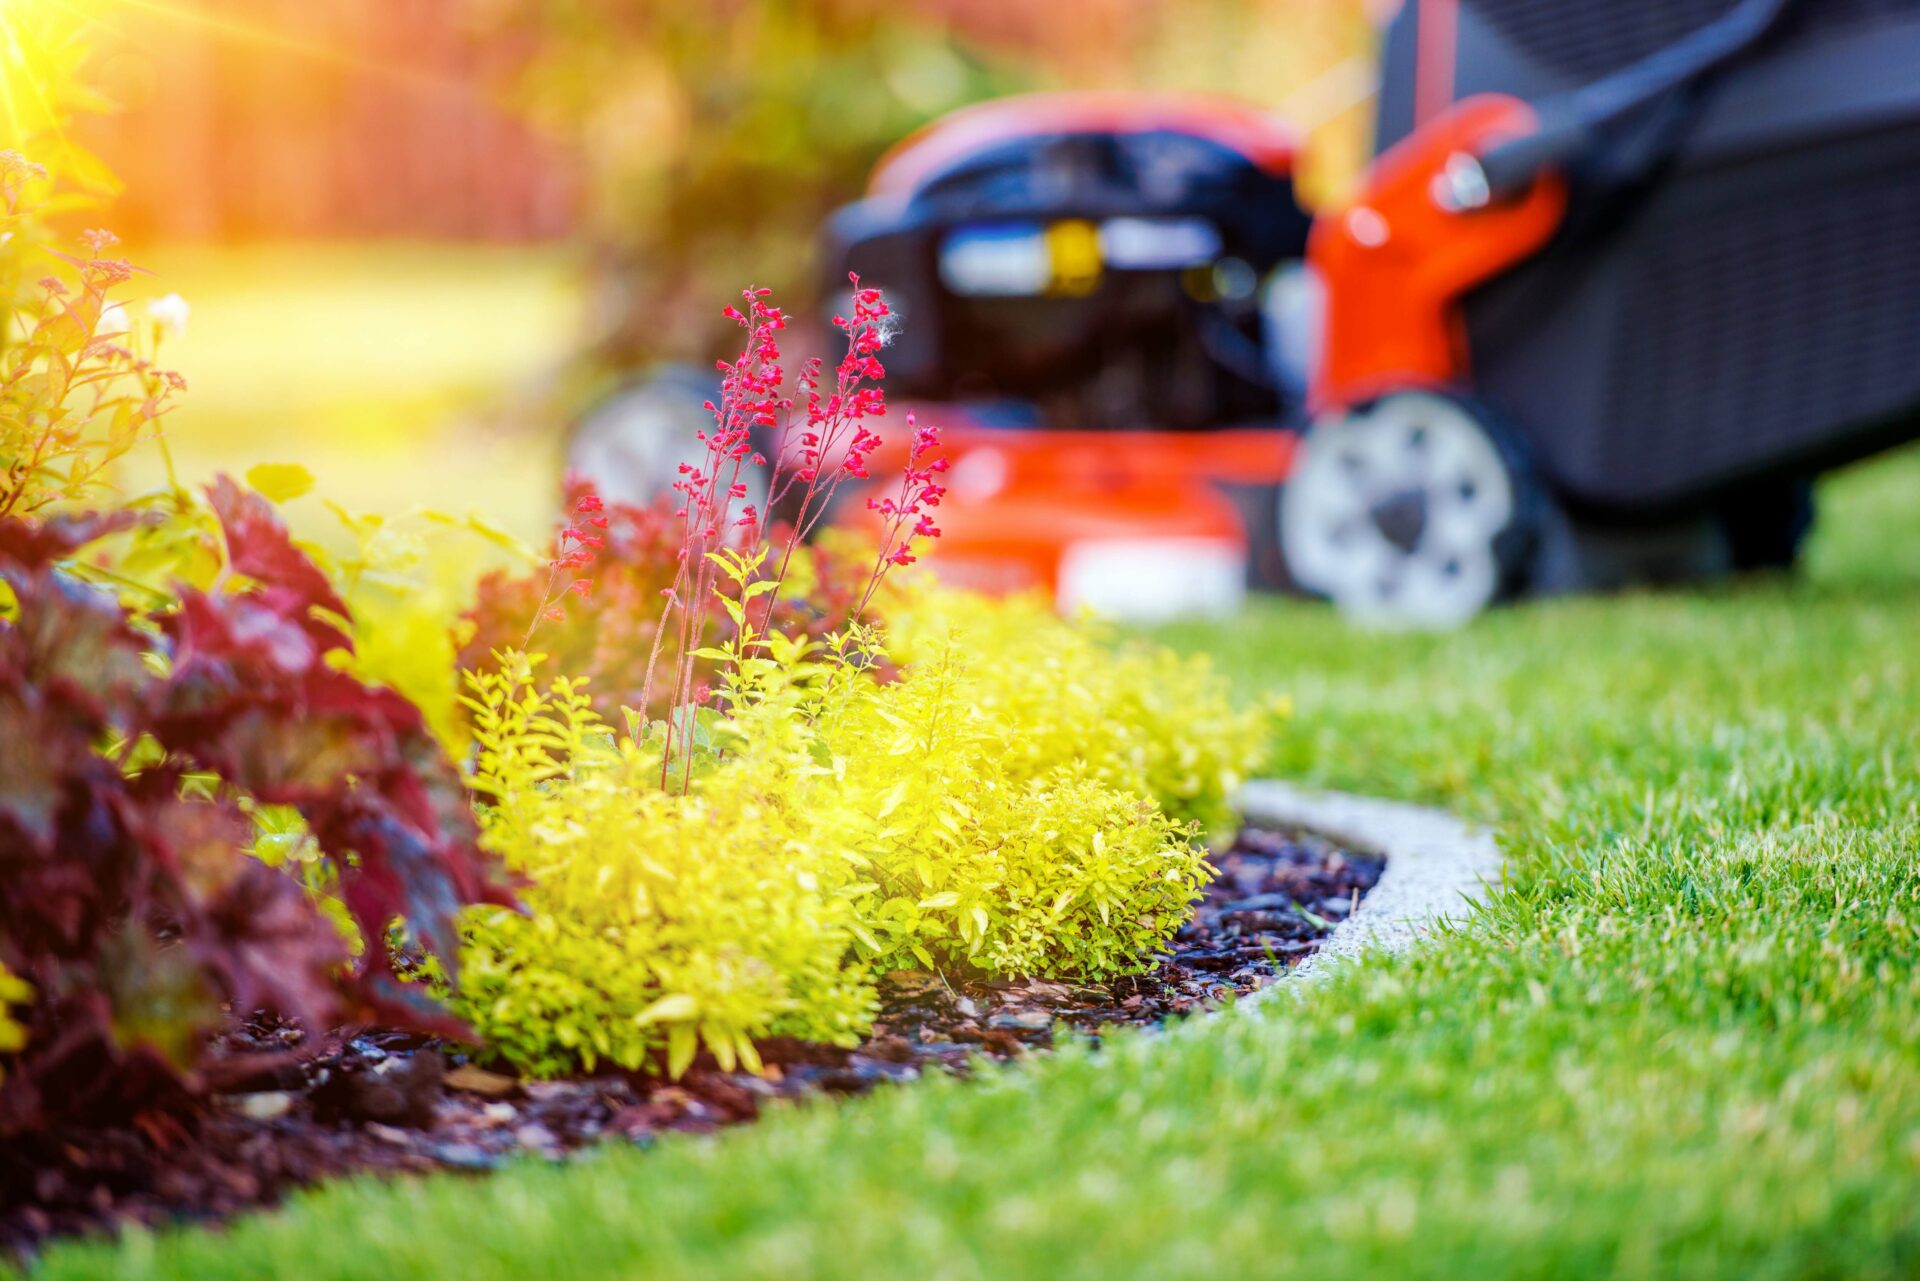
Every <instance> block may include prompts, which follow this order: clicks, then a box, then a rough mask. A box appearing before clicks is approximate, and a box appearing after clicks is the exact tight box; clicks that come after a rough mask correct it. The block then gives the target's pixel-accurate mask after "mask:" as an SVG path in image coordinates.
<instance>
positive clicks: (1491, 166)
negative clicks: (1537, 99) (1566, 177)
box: [1449, 0, 1793, 208]
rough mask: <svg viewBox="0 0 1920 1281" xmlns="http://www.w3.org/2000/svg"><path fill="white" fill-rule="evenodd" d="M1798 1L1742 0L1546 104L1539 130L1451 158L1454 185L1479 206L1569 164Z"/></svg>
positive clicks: (1751, 39) (1746, 44)
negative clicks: (1606, 131) (1609, 128)
mask: <svg viewBox="0 0 1920 1281" xmlns="http://www.w3.org/2000/svg"><path fill="white" fill-rule="evenodd" d="M1792 3H1793V0H1741V3H1739V4H1736V5H1735V6H1734V7H1733V8H1732V9H1730V10H1728V12H1727V13H1726V15H1725V16H1724V17H1721V18H1718V19H1715V20H1714V21H1712V22H1709V23H1707V24H1706V25H1705V26H1703V27H1700V28H1698V29H1697V30H1695V31H1694V32H1693V33H1692V34H1690V35H1688V36H1687V37H1685V38H1684V39H1681V40H1676V41H1675V42H1674V43H1672V44H1670V45H1668V46H1666V47H1665V48H1663V49H1659V50H1656V51H1655V52H1653V53H1650V54H1648V55H1647V56H1646V57H1644V58H1642V59H1640V61H1638V62H1635V63H1633V64H1631V65H1630V66H1627V67H1625V68H1623V69H1621V70H1620V71H1617V72H1615V73H1614V74H1612V75H1610V76H1606V77H1603V78H1602V79H1599V80H1596V81H1594V82H1593V83H1592V84H1588V85H1582V86H1581V87H1580V88H1578V89H1574V90H1571V91H1569V92H1567V93H1564V94H1562V95H1560V96H1559V97H1556V98H1551V99H1548V100H1547V101H1546V102H1543V103H1541V104H1540V105H1539V115H1540V126H1539V128H1538V129H1536V130H1535V131H1534V132H1532V133H1530V134H1527V135H1525V136H1524V137H1519V138H1512V139H1509V140H1507V141H1505V142H1501V143H1498V144H1496V145H1494V146H1493V147H1491V148H1489V149H1488V150H1487V151H1485V152H1484V153H1482V154H1481V155H1479V156H1477V157H1473V156H1459V157H1455V158H1454V162H1453V163H1450V164H1449V169H1450V170H1455V172H1453V173H1452V174H1450V183H1449V186H1450V189H1451V190H1452V191H1453V192H1454V199H1455V201H1456V202H1457V203H1458V204H1460V205H1461V206H1462V207H1466V208H1473V207H1477V206H1478V205H1484V204H1487V203H1489V202H1491V201H1495V200H1503V199H1508V198H1511V197H1513V196H1517V195H1519V194H1520V193H1521V192H1523V191H1525V190H1526V189H1527V187H1528V186H1530V185H1531V184H1532V183H1533V180H1534V179H1535V178H1537V177H1539V176H1540V174H1541V173H1543V172H1545V171H1546V170H1548V169H1565V168H1567V167H1568V166H1569V165H1571V164H1572V163H1574V162H1575V161H1577V160H1578V159H1579V158H1580V157H1581V156H1582V155H1585V154H1586V153H1587V152H1588V151H1590V150H1591V149H1592V148H1593V146H1594V145H1595V144H1596V143H1597V141H1598V139H1599V135H1600V131H1601V129H1602V128H1604V127H1605V126H1606V125H1607V124H1608V123H1610V122H1611V121H1614V120H1617V119H1619V118H1620V117H1621V116H1623V115H1625V114H1627V113H1628V112H1630V111H1632V110H1633V109H1634V108H1636V107H1641V106H1645V105H1646V104H1647V103H1649V102H1652V101H1653V100H1654V99H1656V98H1658V97H1659V96H1660V95H1661V94H1664V93H1667V92H1669V91H1671V90H1674V89H1678V88H1680V87H1682V86H1684V85H1686V84H1688V83H1690V82H1692V81H1694V80H1697V79H1699V78H1700V77H1701V76H1703V75H1705V74H1707V73H1708V72H1710V71H1712V70H1714V69H1715V68H1717V67H1719V66H1720V65H1722V64H1723V63H1725V62H1727V61H1728V60H1729V59H1731V58H1733V57H1735V56H1736V55H1738V54H1740V53H1741V52H1742V51H1744V50H1746V49H1748V48H1750V47H1751V46H1752V45H1753V44H1754V43H1756V42H1757V41H1758V40H1759V39H1760V38H1761V37H1762V36H1764V35H1766V34H1767V32H1768V31H1770V30H1772V29H1773V26H1774V23H1775V22H1777V21H1778V20H1779V18H1780V16H1781V15H1782V14H1783V13H1785V12H1786V10H1787V8H1788V7H1789V6H1790V5H1791V4H1792ZM1456 166H1457V168H1456ZM1476 169H1477V174H1476V173H1475V172H1474V170H1476Z"/></svg>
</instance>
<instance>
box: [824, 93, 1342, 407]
mask: <svg viewBox="0 0 1920 1281" xmlns="http://www.w3.org/2000/svg"><path fill="white" fill-rule="evenodd" d="M1292 160H1293V143H1292V138H1291V135H1290V134H1288V133H1287V132H1286V131H1285V130H1284V129H1283V128H1282V127H1281V126H1279V125H1278V124H1277V122H1275V121H1273V120H1272V119H1271V118H1269V117H1266V116H1264V115H1260V114H1258V113H1255V112H1253V111H1251V110H1250V109H1248V108H1244V107H1241V106H1239V105H1237V104H1222V103H1215V102H1211V101H1205V100H1202V101H1197V102H1196V101H1193V100H1179V99H1158V98H1154V97H1151V96H1140V97H1121V96H1116V95H1037V96H1033V97H1027V98H1012V99H1004V100H1000V101H996V102H992V103H987V104H983V105H982V106H979V107H974V108H969V109H967V110H964V111H962V112H959V113H957V114H956V115H954V116H952V117H949V118H948V119H946V120H945V121H942V122H940V123H939V124H936V125H934V126H933V127H932V128H931V129H929V130H928V131H926V132H925V133H923V134H921V135H920V136H918V137H916V138H914V139H910V140H909V141H908V142H907V143H905V144H903V145H902V146H901V147H900V148H899V149H897V150H896V152H895V153H894V154H893V155H892V156H891V157H889V158H888V159H887V160H886V161H883V162H882V164H881V166H880V167H879V169H878V170H877V171H876V173H875V176H874V180H873V185H872V188H871V194H870V195H869V197H868V198H867V199H865V200H862V201H860V202H859V203H857V204H854V205H851V206H848V207H847V208H845V209H842V210H841V211H839V213H838V214H837V215H836V216H835V217H834V218H833V220H832V222H831V224H830V226H829V228H828V246H827V251H826V254H825V259H826V262H827V264H828V266H829V267H830V269H832V270H833V271H834V272H835V273H836V279H837V280H840V281H841V282H842V283H841V285H840V287H839V288H837V289H836V290H834V291H833V292H832V293H831V294H830V296H834V297H839V296H842V295H844V293H845V287H844V273H846V272H848V271H852V272H857V273H859V275H860V276H861V278H862V279H863V281H866V282H868V283H872V284H877V285H879V286H881V287H883V288H885V289H886V290H887V293H888V296H889V298H890V299H891V300H892V303H893V305H894V307H895V308H896V310H897V311H898V312H899V313H900V315H901V320H902V324H901V328H900V334H899V339H898V341H897V342H896V343H895V344H894V345H893V346H891V347H890V349H889V352H888V356H887V369H888V374H889V381H890V383H891V385H892V386H893V388H894V389H895V391H896V392H897V393H898V394H901V395H904V396H912V397H915V398H925V399H938V400H946V401H956V402H964V403H967V404H969V405H974V406H983V407H993V408H992V410H991V411H990V412H994V413H998V414H1001V415H1014V416H1016V417H1022V416H1023V417H1024V418H1025V419H1026V420H1027V421H1026V423H1025V424H1024V425H1030V426H1034V427H1039V428H1048V429H1061V430H1071V429H1081V428H1097V429H1106V430H1157V431H1185V430H1202V429H1205V428H1209V427H1214V426H1219V425H1222V424H1228V423H1246V422H1258V421H1273V420H1275V419H1276V418H1277V417H1278V416H1279V415H1280V413H1281V412H1282V409H1283V406H1284V404H1285V403H1286V402H1288V401H1289V400H1290V399H1297V396H1298V392H1299V386H1300V382H1301V379H1302V378H1303V376H1304V374H1303V371H1301V370H1300V369H1299V368H1298V365H1299V361H1298V360H1297V359H1295V360H1293V362H1292V364H1293V368H1292V369H1291V371H1290V370H1289V353H1287V352H1286V351H1283V350H1279V349H1278V348H1277V346H1276V343H1275V341H1274V339H1273V337H1272V335H1273V334H1274V333H1275V332H1276V331H1277V328H1279V327H1277V326H1275V325H1274V324H1272V323H1270V321H1269V320H1268V318H1267V312H1268V311H1269V310H1270V309H1272V308H1275V307H1278V308H1284V307H1285V306H1286V305H1287V289H1288V286H1287V283H1286V282H1284V281H1282V282H1281V283H1280V284H1278V285H1277V286H1276V285H1275V284H1274V280H1275V273H1276V269H1278V268H1281V267H1282V266H1283V265H1287V264H1294V265H1296V266H1297V264H1298V261H1299V259H1300V258H1301V256H1302V254H1303V252H1304V248H1305V244H1306V236H1307V227H1308V218H1307V216H1306V214H1305V213H1303V212H1302V211H1301V209H1300V207H1299V205H1298V204H1297V203H1296V202H1295V199H1294V193H1293V182H1292Z"/></svg>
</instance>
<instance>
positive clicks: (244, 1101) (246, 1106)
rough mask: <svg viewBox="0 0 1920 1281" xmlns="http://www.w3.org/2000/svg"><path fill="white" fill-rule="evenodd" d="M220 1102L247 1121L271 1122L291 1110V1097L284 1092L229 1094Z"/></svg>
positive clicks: (266, 1091) (267, 1091) (268, 1091)
mask: <svg viewBox="0 0 1920 1281" xmlns="http://www.w3.org/2000/svg"><path fill="white" fill-rule="evenodd" d="M222 1101H223V1102H224V1103H225V1104H226V1105H227V1106H228V1107H229V1108H231V1109H232V1110H233V1111H235V1112H238V1113H239V1114H240V1115H241V1116H244V1117H246V1118H247V1119H248V1120H249V1121H271V1120H274V1119H275V1118H277V1117H283V1116H285V1115H286V1114H287V1113H289V1112H291V1111H292V1110H293V1095H291V1094H289V1093H288V1092H287V1091H285V1090H263V1091H261V1092H260V1093H258V1094H231V1095H228V1096H227V1097H226V1098H225V1099H224V1100H222Z"/></svg>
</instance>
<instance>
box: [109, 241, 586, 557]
mask: <svg viewBox="0 0 1920 1281" xmlns="http://www.w3.org/2000/svg"><path fill="white" fill-rule="evenodd" d="M137 256H138V258H139V260H140V262H141V263H142V264H143V265H145V266H147V267H149V268H150V269H151V270H152V272H153V275H152V276H151V277H142V278H141V279H140V282H139V284H138V286H137V287H136V288H135V289H134V290H133V291H132V296H133V297H134V298H135V300H136V301H135V305H134V306H133V308H132V310H133V312H134V315H135V316H136V318H137V317H138V316H139V315H140V314H141V307H142V306H143V305H144V302H143V300H144V299H146V298H148V297H152V296H158V295H160V294H164V293H169V292H174V293H179V294H182V295H184V296H185V297H186V299H187V301H188V302H189V304H191V306H192V308H193V314H192V316H191V318H190V320H189V322H188V325H187V332H186V335H185V336H184V337H183V338H180V339H177V340H170V341H169V342H168V344H167V345H166V347H165V348H164V349H163V352H162V356H163V361H162V363H163V364H167V365H171V366H176V367H178V368H179V369H180V370H181V372H183V373H184V374H186V376H187V378H188V381H189V383H190V384H191V385H190V387H189V390H188V392H187V394H186V395H184V396H183V397H181V398H180V401H179V406H178V408H177V409H175V410H174V411H173V412H171V413H170V414H169V415H168V417H167V420H166V421H167V439H168V443H169V447H170V448H171V449H172V451H173V454H174V457H175V458H176V459H177V460H178V462H179V465H180V469H181V471H182V472H183V473H184V477H183V478H185V479H189V480H196V481H197V480H200V479H204V478H207V477H210V476H211V475H212V474H213V473H214V472H215V471H218V470H221V469H225V470H228V471H233V472H236V473H242V472H245V471H246V469H247V468H248V467H251V466H252V465H253V464H255V463H257V462H297V463H302V464H304V465H305V466H306V467H307V468H308V470H310V471H312V472H313V473H314V476H315V477H316V479H317V481H318V492H319V493H321V494H322V495H324V496H326V497H328V498H331V499H333V500H334V501H336V502H339V503H341V504H343V505H345V506H347V507H350V508H355V509H358V510H367V511H380V512H385V513H389V514H392V513H396V512H400V511H404V510H407V509H409V508H412V507H415V506H427V507H436V508H440V509H443V510H447V511H452V512H455V513H465V512H466V511H467V510H468V509H470V508H478V509H479V510H481V511H483V512H486V513H488V514H489V515H490V516H493V517H495V518H497V519H498V520H500V521H501V522H502V523H504V524H505V525H507V526H508V527H509V528H512V529H513V530H514V531H515V532H517V533H519V534H520V535H522V536H523V537H528V538H532V537H535V536H537V535H539V534H541V533H544V532H545V530H546V528H547V527H548V525H549V523H550V520H551V517H552V512H553V505H554V501H555V496H556V492H557V484H556V482H557V480H558V476H559V467H560V448H559V439H558V436H557V434H556V433H555V432H554V431H553V429H552V422H551V413H552V405H551V404H550V403H548V401H547V398H546V396H545V390H546V385H547V384H548V383H549V382H550V380H551V379H552V377H553V376H554V374H555V372H556V371H557V370H558V369H560V368H561V367H562V366H563V365H564V363H565V362H566V361H567V360H568V359H569V358H570V357H571V355H572V354H573V352H574V350H575V349H576V347H577V344H578V335H579V328H580V320H581V302H580V287H579V282H578V279H577V272H576V270H575V264H574V262H573V260H572V259H571V258H570V257H569V255H568V254H567V253H566V252H565V251H563V250H559V249H540V250H530V249H528V248H526V247H525V246H513V245H507V246H485V245H431V244H407V243H374V244H358V243H339V244H335V243H317V244H268V245H260V246H254V247H242V248H220V247H204V246H179V247H167V246H160V247H158V248H155V249H153V250H152V251H151V252H143V253H139V254H138V255H137ZM503 406H504V407H503ZM127 471H128V475H127V477H126V481H127V482H128V483H129V484H131V485H133V486H135V487H138V486H140V485H144V484H153V483H158V481H159V480H160V479H161V477H162V476H163V474H164V471H163V468H162V467H161V464H160V459H159V456H158V455H157V454H155V453H154V452H153V451H151V450H139V451H136V453H135V454H134V455H132V456H131V457H130V459H129V461H128V467H127ZM310 506H311V507H312V508H313V510H314V511H315V512H318V511H319V508H318V505H317V504H311V505H310ZM293 519H294V520H295V521H296V522H300V521H302V520H303V519H306V516H305V515H304V514H303V512H301V511H295V512H294V513H293Z"/></svg>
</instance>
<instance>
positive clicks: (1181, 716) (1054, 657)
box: [888, 586, 1271, 831]
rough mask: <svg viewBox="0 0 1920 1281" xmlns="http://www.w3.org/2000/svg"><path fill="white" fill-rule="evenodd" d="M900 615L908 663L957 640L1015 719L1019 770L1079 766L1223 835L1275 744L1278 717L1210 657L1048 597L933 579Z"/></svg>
mask: <svg viewBox="0 0 1920 1281" xmlns="http://www.w3.org/2000/svg"><path fill="white" fill-rule="evenodd" d="M888 625H889V628H890V632H889V641H890V647H891V648H892V650H893V652H894V654H895V656H896V657H897V658H898V659H899V660H900V661H901V662H903V663H906V664H908V665H913V664H915V663H918V662H921V661H923V660H924V659H925V658H926V657H927V656H928V655H929V654H931V653H933V652H936V651H937V650H938V649H939V648H940V647H942V646H945V645H946V644H947V643H948V639H947V638H948V637H954V638H957V642H958V644H959V645H960V646H961V647H962V649H963V650H964V652H965V653H966V655H967V664H968V669H969V678H970V682H971V687H972V697H973V698H974V699H975V700H976V703H977V705H978V707H979V709H980V712H981V715H982V716H983V717H984V718H985V719H987V720H988V721H991V722H993V723H996V724H998V725H1000V726H1002V727H1004V729H1005V739H1004V742H1003V743H1002V744H1001V748H1000V750H1001V752H1002V759H1003V761H1004V762H1005V764H1006V766H1007V768H1008V769H1009V770H1010V771H1011V772H1012V773H1013V774H1014V775H1015V776H1016V777H1021V778H1040V777H1044V776H1045V775H1046V774H1048V773H1049V772H1050V771H1052V770H1055V769H1058V768H1060V767H1062V766H1074V767H1077V768H1080V769H1083V770H1084V771H1085V772H1086V774H1087V775H1088V776H1089V777H1091V778H1095V779H1098V780H1100V781H1101V782H1103V783H1106V784H1108V785H1110V786H1112V787H1115V788H1118V789H1121V790H1123V791H1131V792H1137V793H1140V794H1143V795H1146V796H1151V797H1152V798H1153V799H1154V800H1156V801H1158V802H1159V804H1160V807H1161V809H1163V810H1164V811H1166V813H1167V814H1168V815H1169V816H1171V817H1173V818H1175V819H1177V820H1180V821H1187V820H1192V821H1195V822H1198V823H1200V824H1201V826H1202V827H1203V828H1204V829H1206V830H1208V831H1213V830H1218V829H1220V828H1222V827H1224V826H1225V825H1227V824H1229V823H1231V822H1232V820H1233V807H1232V798H1233V793H1234V792H1235V790H1237V789H1238V787H1239V786H1240V784H1241V782H1242V781H1244V780H1245V779H1246V777H1247V776H1248V775H1249V774H1251V773H1252V771H1253V770H1254V769H1256V768H1257V767H1258V766H1259V764H1260V762H1261V759H1262V757H1263V756H1264V754H1265V750H1266V743H1267V736H1268V734H1269V732H1270V729H1271V726H1270V725H1269V723H1268V717H1267V716H1266V714H1264V713H1263V712H1261V711H1259V710H1247V711H1241V710H1236V709H1235V708H1234V706H1233V703H1232V701H1231V699H1230V698H1229V697H1228V688H1227V683H1226V681H1225V680H1224V678H1222V677H1221V676H1220V675H1219V674H1218V673H1217V672H1215V671H1214V669H1213V666H1212V664H1211V663H1210V662H1209V661H1208V660H1207V659H1206V658H1205V657H1204V656H1200V655H1196V656H1193V657H1182V656H1180V655H1178V654H1175V653H1173V652H1172V651H1171V650H1168V649H1166V648H1165V647H1164V646H1159V645H1151V644H1147V643H1143V642H1138V641H1135V642H1123V641H1121V640H1119V639H1118V638H1117V637H1116V636H1115V635H1114V634H1113V632H1112V629H1111V628H1109V627H1107V626H1106V625H1104V624H1101V623H1099V622H1097V621H1095V620H1092V619H1085V618H1083V619H1079V620H1076V621H1071V622H1069V621H1066V620H1063V619H1061V618H1060V617H1059V616H1058V615H1057V614H1055V613H1054V611H1053V609H1052V608H1051V607H1050V606H1049V604H1048V603H1047V602H1046V601H1044V600H1042V599H1040V598H1038V597H1033V596H1028V597H1016V598H1012V599H997V600H996V599H989V598H987V597H984V596H979V595H976V594H973V593H969V592H961V591H955V590H951V589H948V588H942V587H937V586H935V587H921V588H919V589H917V590H910V591H907V592H904V593H902V594H901V596H900V597H899V598H898V604H897V605H896V606H895V607H894V608H893V610H892V612H891V613H890V616H889V618H888Z"/></svg>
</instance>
